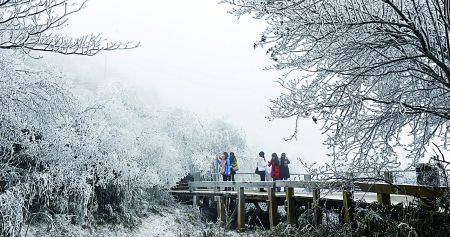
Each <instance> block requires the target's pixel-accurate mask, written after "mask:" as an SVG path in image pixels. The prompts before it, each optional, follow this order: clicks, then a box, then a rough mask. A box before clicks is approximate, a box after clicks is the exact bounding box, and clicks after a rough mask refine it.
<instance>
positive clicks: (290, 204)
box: [285, 187, 297, 225]
mask: <svg viewBox="0 0 450 237" xmlns="http://www.w3.org/2000/svg"><path fill="white" fill-rule="evenodd" d="M285 192H286V212H287V221H288V224H290V225H296V224H297V219H296V218H295V201H294V197H293V196H294V188H291V187H288V188H286V189H285Z"/></svg>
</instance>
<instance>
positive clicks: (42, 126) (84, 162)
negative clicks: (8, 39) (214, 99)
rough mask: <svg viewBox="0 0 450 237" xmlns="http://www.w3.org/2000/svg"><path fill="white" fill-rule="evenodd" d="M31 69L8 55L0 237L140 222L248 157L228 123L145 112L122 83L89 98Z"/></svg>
mask: <svg viewBox="0 0 450 237" xmlns="http://www.w3.org/2000/svg"><path fill="white" fill-rule="evenodd" d="M31 62H35V60H33V59H31V58H30V57H28V56H26V55H24V54H22V55H19V54H17V53H14V52H8V51H0V113H1V117H0V135H1V137H0V216H1V218H0V226H1V228H0V235H1V236H18V235H19V233H20V232H22V231H24V225H26V224H29V223H31V222H32V221H33V220H34V218H38V219H39V218H42V216H40V217H36V216H37V215H43V216H44V217H45V216H48V217H50V219H51V218H59V217H62V218H63V219H64V218H65V219H69V220H70V221H72V222H73V221H75V222H77V223H95V222H96V221H98V220H101V219H102V217H103V218H104V219H108V220H114V216H115V217H116V218H119V217H120V216H121V217H123V218H130V217H133V216H136V212H140V211H142V210H145V207H146V206H148V205H152V204H155V203H158V201H161V200H163V198H162V197H161V196H164V195H167V192H166V191H167V190H168V189H169V188H170V187H171V186H173V185H174V184H175V183H176V181H178V180H179V179H181V178H183V177H184V176H186V175H187V174H188V173H190V172H196V171H208V168H210V166H211V163H212V161H213V160H212V158H213V157H214V155H215V154H216V153H218V152H222V151H224V150H227V149H233V150H243V149H245V141H244V139H242V137H241V134H240V133H239V132H238V131H237V130H236V129H234V128H233V127H231V126H230V125H228V124H226V123H223V122H218V121H209V120H207V119H201V118H199V117H197V116H195V115H194V114H192V113H189V112H187V111H184V110H181V109H171V108H165V109H163V108H160V107H159V106H157V105H153V106H146V105H145V104H146V103H143V102H142V101H141V100H140V99H139V98H138V97H136V96H134V94H135V93H134V92H133V90H132V89H130V88H126V87H125V86H124V85H121V84H120V83H113V82H111V83H109V84H107V85H105V86H103V87H102V88H103V89H101V90H100V91H99V92H96V93H93V92H89V91H88V90H85V89H84V90H83V88H81V87H82V86H80V85H71V84H70V83H69V82H70V78H67V77H66V76H65V75H64V74H60V73H56V72H54V71H53V70H52V69H50V68H47V67H45V66H43V65H42V64H38V65H33V63H31ZM74 87H76V88H74ZM165 200H167V197H165ZM50 221H51V220H50ZM116 221H120V220H116Z"/></svg>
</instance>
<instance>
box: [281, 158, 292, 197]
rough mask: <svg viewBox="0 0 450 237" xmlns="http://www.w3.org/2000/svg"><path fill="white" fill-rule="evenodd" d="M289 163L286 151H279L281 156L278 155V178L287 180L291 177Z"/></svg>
mask: <svg viewBox="0 0 450 237" xmlns="http://www.w3.org/2000/svg"><path fill="white" fill-rule="evenodd" d="M290 163H291V162H290V161H289V159H288V158H287V157H286V153H281V157H280V180H288V179H289V178H290V177H291V174H290V173H289V164H290ZM285 189H286V188H285Z"/></svg>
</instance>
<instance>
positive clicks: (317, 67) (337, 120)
mask: <svg viewBox="0 0 450 237" xmlns="http://www.w3.org/2000/svg"><path fill="white" fill-rule="evenodd" d="M222 2H226V3H230V4H231V5H232V6H233V10H232V13H233V14H235V15H237V16H241V15H244V14H252V15H253V16H254V17H255V18H258V19H264V20H265V21H266V22H267V23H268V28H267V30H266V31H265V32H263V34H262V36H261V39H260V40H259V41H258V42H256V43H255V44H254V47H255V48H258V47H266V48H267V54H269V55H270V57H271V59H273V61H274V68H276V69H280V70H284V71H285V72H286V74H285V77H283V78H281V79H280V80H279V83H280V85H281V86H282V87H283V88H285V89H286V90H285V92H284V93H282V94H281V95H280V96H279V97H278V98H277V99H275V100H273V101H272V106H271V115H272V118H286V117H295V118H297V121H299V120H298V119H299V118H303V117H311V118H312V119H313V120H314V121H315V122H316V121H318V122H319V124H323V127H322V130H323V131H324V132H325V133H326V134H327V135H328V139H327V140H326V145H328V146H329V147H331V148H332V153H333V154H332V155H333V156H334V157H335V160H334V162H333V167H334V168H339V167H340V166H344V167H348V166H347V165H348V164H350V166H351V167H352V168H353V170H354V171H355V172H357V171H362V170H364V171H369V172H372V171H379V170H380V169H386V168H389V167H392V166H395V165H396V164H397V162H398V160H397V157H396V153H395V151H396V150H395V147H396V146H399V147H401V148H405V149H406V151H407V154H408V158H409V163H411V164H412V163H414V162H416V161H417V160H418V159H419V158H420V157H421V156H423V154H424V151H425V148H426V147H427V145H428V143H429V142H430V141H433V140H434V141H436V140H441V141H440V144H443V145H444V146H447V145H448V143H449V141H450V140H449V138H448V137H447V134H449V126H448V125H449V124H448V120H449V118H450V114H449V113H448V111H449V109H450V104H449V100H448V98H449V92H450V62H449V59H450V46H449V45H450V43H449V42H450V38H449V30H450V20H449V19H450V18H449V16H450V9H449V1H448V0H324V1H316V0H262V1H261V0H224V1H222ZM296 132H297V131H295V133H296ZM405 135H407V136H408V138H406V139H403V138H402V137H405ZM294 136H295V134H294Z"/></svg>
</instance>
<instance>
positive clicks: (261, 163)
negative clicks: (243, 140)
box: [255, 151, 266, 192]
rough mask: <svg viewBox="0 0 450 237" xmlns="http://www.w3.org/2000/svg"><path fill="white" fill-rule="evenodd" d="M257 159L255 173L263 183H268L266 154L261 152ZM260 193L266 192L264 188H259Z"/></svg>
mask: <svg viewBox="0 0 450 237" xmlns="http://www.w3.org/2000/svg"><path fill="white" fill-rule="evenodd" d="M256 159H257V161H256V170H255V173H257V174H259V177H260V179H261V181H266V159H265V158H264V152H263V151H261V152H259V156H258V158H256ZM259 191H260V192H265V190H264V189H263V188H259Z"/></svg>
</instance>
